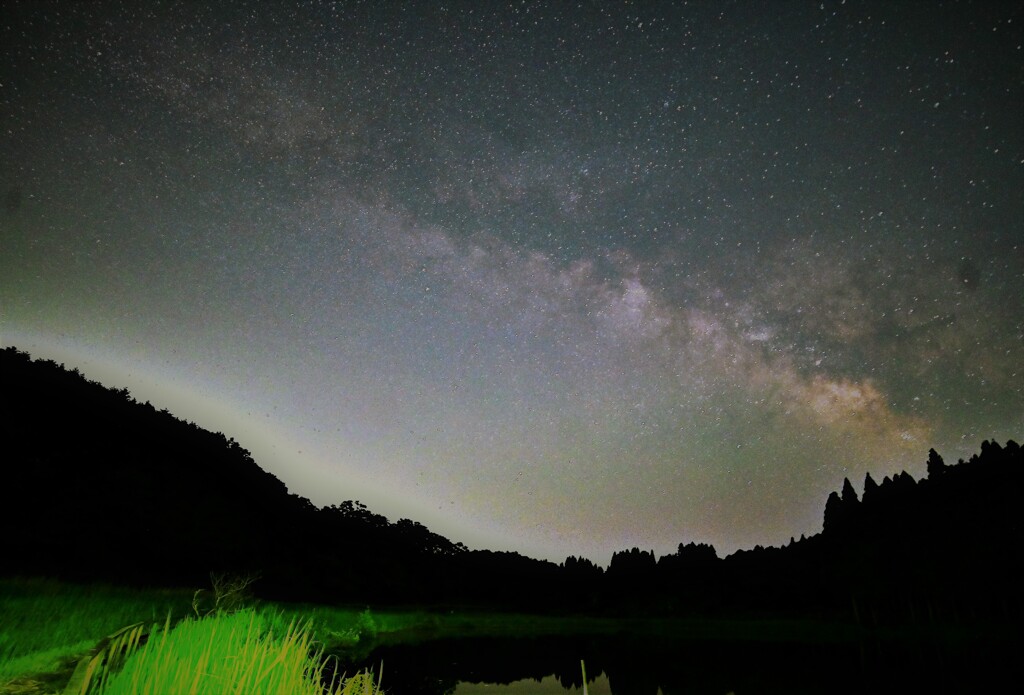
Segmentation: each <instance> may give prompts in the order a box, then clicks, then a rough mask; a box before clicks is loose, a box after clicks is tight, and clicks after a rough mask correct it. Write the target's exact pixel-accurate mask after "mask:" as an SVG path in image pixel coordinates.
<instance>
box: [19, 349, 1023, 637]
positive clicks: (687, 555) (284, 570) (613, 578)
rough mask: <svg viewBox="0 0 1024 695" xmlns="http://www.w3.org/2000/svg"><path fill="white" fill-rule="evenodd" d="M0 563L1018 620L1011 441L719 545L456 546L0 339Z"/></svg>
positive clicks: (1015, 473) (183, 579) (1018, 458)
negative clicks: (807, 521)
mask: <svg viewBox="0 0 1024 695" xmlns="http://www.w3.org/2000/svg"><path fill="white" fill-rule="evenodd" d="M0 385H2V388H0V436H2V437H3V442H4V449H5V452H6V453H5V456H4V464H3V466H2V468H0V523H2V524H3V529H4V533H3V534H2V536H0V573H2V574H5V575H47V576H53V577H58V578H63V579H69V580H81V581H93V580H101V581H109V582H117V583H122V584H135V585H185V586H195V587H200V586H205V585H206V584H207V583H208V574H209V572H211V571H217V572H230V573H238V574H247V573H248V574H258V575H259V577H260V579H259V581H258V582H257V583H256V584H254V589H255V590H256V592H257V593H258V594H261V595H263V596H264V597H267V598H275V599H292V600H311V601H323V602H340V603H376V604H380V603H389V604H402V603H405V604H420V605H423V604H430V605H462V606H467V605H479V606H487V607H489V608H507V609H516V610H531V611H559V612H566V611H586V612H605V613H607V612H612V613H615V612H622V613H629V614H638V613H650V614H655V615H726V614H737V615H740V614H742V615H749V614H751V613H756V614H765V615H768V614H785V615H793V614H813V615H818V616H842V617H850V618H853V619H855V620H858V621H861V622H870V621H874V622H877V623H884V622H887V621H896V620H918V619H920V618H921V616H926V615H927V616H930V617H931V618H932V619H948V620H974V619H977V618H992V617H994V618H999V619H1002V618H1004V617H1006V616H1020V614H1021V602H1020V600H1019V598H1018V597H1017V595H1016V591H1015V589H1014V585H1013V584H1012V581H1013V578H1012V575H1011V568H1013V567H1015V566H1016V565H1017V564H1018V563H1019V561H1020V559H1021V558H1020V555H1021V547H1022V546H1021V540H1022V532H1021V524H1020V521H1019V518H1018V513H1017V511H1016V510H1017V508H1018V503H1019V502H1018V501H1019V496H1020V493H1021V490H1022V485H1021V483H1022V482H1024V481H1022V480H1021V476H1022V471H1024V461H1022V453H1021V449H1020V447H1019V446H1018V445H1017V444H1016V443H1014V442H1012V441H1011V442H1008V443H1007V444H1006V446H1005V447H1002V446H999V445H998V444H994V443H990V442H985V443H984V444H983V445H982V450H981V453H980V455H977V456H974V457H972V458H971V459H970V461H966V462H964V461H961V462H959V463H958V464H956V465H953V466H947V465H946V464H945V463H944V462H943V461H942V460H941V457H939V456H938V454H937V453H935V452H934V451H933V452H931V454H930V459H929V463H928V478H927V479H925V480H921V481H915V480H914V479H913V478H911V477H910V476H909V475H907V474H906V473H903V474H901V475H898V476H896V477H895V478H891V479H890V478H885V479H883V481H882V483H881V484H876V483H875V481H874V480H872V479H871V477H870V476H868V478H867V479H866V480H865V483H864V488H863V490H864V491H863V494H862V496H858V495H857V493H856V491H855V490H854V489H853V485H852V484H851V483H850V482H849V481H845V483H844V485H843V489H842V491H841V492H839V493H833V495H831V496H830V497H829V499H828V501H827V504H826V514H825V523H824V531H823V532H822V533H820V534H817V535H815V536H812V537H810V538H806V539H804V538H801V539H800V540H798V541H791V542H790V543H789V544H788V545H786V546H784V547H781V548H761V547H757V548H755V549H753V550H751V551H740V552H737V553H734V554H733V555H730V556H729V557H726V558H719V557H718V555H717V553H716V551H715V549H714V548H713V547H711V546H709V545H704V544H693V543H691V544H689V545H680V547H679V548H678V550H677V552H676V553H673V554H671V555H667V556H663V557H660V558H656V557H655V554H654V553H653V552H652V551H643V550H640V549H638V548H633V549H631V550H626V551H623V552H620V553H616V554H615V555H614V556H613V557H612V561H611V564H610V565H609V567H608V568H607V570H605V569H602V568H600V567H597V566H595V565H594V563H592V562H590V561H589V560H586V559H579V558H576V557H569V558H567V559H566V561H565V562H563V563H561V564H560V565H556V564H554V563H552V562H547V561H542V560H536V559H532V558H528V557H524V556H522V555H519V554H517V553H512V552H494V551H487V550H482V551H471V550H469V549H467V548H466V547H465V546H464V545H462V544H461V543H457V542H453V541H450V540H448V539H447V538H444V537H442V536H440V535H438V534H436V533H433V532H431V531H430V530H429V529H427V528H426V527H424V526H423V525H422V524H419V523H417V522H415V521H412V520H409V519H401V520H399V521H397V522H391V521H389V520H388V519H386V518H384V517H383V516H381V515H379V514H375V513H373V512H372V511H370V510H368V509H367V508H366V507H365V506H364V505H362V504H360V503H358V502H353V501H347V502H342V503H340V504H337V505H332V506H328V507H323V508H319V509H318V508H316V507H314V506H313V505H312V503H311V502H310V501H309V500H307V499H305V498H303V497H299V496H297V495H293V494H289V493H288V491H287V489H286V488H285V486H284V484H283V483H281V481H279V480H278V479H277V478H275V477H274V476H273V475H271V474H269V473H267V472H266V471H264V470H262V469H261V468H260V467H259V466H258V465H257V464H256V462H254V461H253V460H252V458H251V456H250V455H249V453H248V452H247V451H246V450H245V449H243V448H242V447H241V446H240V445H239V444H238V443H237V442H235V441H234V440H233V439H229V438H227V437H225V436H224V435H223V434H214V433H211V432H208V431H205V430H203V429H201V428H200V427H198V426H197V425H195V424H194V423H187V422H183V421H181V420H179V419H177V418H175V417H173V416H172V415H171V414H170V413H168V412H167V411H166V410H157V409H156V408H154V407H153V406H152V405H150V404H149V403H137V402H136V401H134V400H133V399H132V398H131V395H130V394H129V393H128V391H127V390H124V389H122V390H116V389H110V388H106V387H104V386H102V385H100V384H98V383H95V382H91V381H88V380H86V379H85V378H84V377H83V376H82V375H81V374H80V373H78V371H77V370H71V371H69V370H66V369H64V368H63V366H62V365H58V364H56V363H54V362H52V361H42V360H37V361H33V360H32V359H31V358H30V356H29V355H28V354H27V353H24V352H21V351H18V350H16V349H15V348H7V349H4V350H2V351H0Z"/></svg>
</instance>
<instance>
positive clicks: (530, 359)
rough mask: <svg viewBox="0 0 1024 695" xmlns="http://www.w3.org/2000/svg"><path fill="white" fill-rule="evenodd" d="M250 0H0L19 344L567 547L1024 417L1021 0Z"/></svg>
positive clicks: (647, 534) (301, 473) (597, 543)
mask: <svg viewBox="0 0 1024 695" xmlns="http://www.w3.org/2000/svg"><path fill="white" fill-rule="evenodd" d="M282 4H283V3H282ZM227 5H228V3H220V2H215V3H209V4H208V5H205V6H203V5H195V4H191V3H189V4H181V3H168V2H165V3H157V2H147V3H135V2H126V3H123V4H122V3H109V2H97V3H68V2H37V1H35V0H31V1H28V2H12V1H10V0H5V2H3V3H2V4H0V164H2V168H0V194H2V196H3V209H2V210H0V344H2V345H4V346H7V345H16V346H17V347H18V348H20V349H22V350H27V351H28V352H30V353H31V354H32V355H33V356H34V357H45V358H51V359H56V360H57V361H58V362H63V363H65V364H66V366H67V367H68V368H72V367H77V368H79V369H80V370H82V371H83V372H84V373H85V375H86V376H87V377H89V378H90V379H94V380H99V381H101V382H103V383H104V384H106V385H109V386H116V387H119V388H120V387H125V386H126V387H128V388H129V389H130V390H131V391H132V393H133V395H134V396H135V397H136V398H137V399H138V400H140V401H146V400H149V401H151V402H152V403H153V404H154V405H155V406H156V407H158V408H163V407H167V408H169V409H170V410H171V412H173V413H174V414H175V415H177V416H179V417H181V418H184V419H187V420H191V421H195V422H196V423H197V424H199V425H201V426H203V427H205V428H207V429H211V430H214V431H221V432H224V433H225V434H226V435H228V436H232V437H234V438H235V439H237V440H238V441H239V442H240V443H241V444H242V446H244V447H245V448H247V449H249V450H250V451H251V452H252V454H253V457H254V458H255V460H256V461H257V463H259V465H260V466H262V467H263V468H265V469H266V470H268V471H270V472H272V473H274V474H275V475H277V476H278V477H279V478H281V479H282V480H283V481H284V482H285V483H286V484H287V485H288V487H289V489H290V490H291V491H292V492H296V493H298V494H301V495H304V496H307V497H309V498H310V499H312V501H313V502H314V503H315V504H317V505H318V506H321V505H326V504H332V503H339V502H341V501H342V500H346V499H357V500H361V501H362V502H364V503H366V504H367V505H368V506H369V507H370V509H372V510H374V511H376V512H379V513H381V514H384V515H385V516H387V517H389V518H390V519H391V520H392V521H394V520H397V519H398V518H401V517H409V518H413V519H415V520H417V521H420V522H422V523H424V524H426V525H427V526H428V527H429V528H431V529H432V530H434V531H437V532H439V533H441V534H443V535H445V536H447V537H449V538H451V539H452V540H455V541H463V542H465V543H466V544H467V545H469V546H470V547H474V548H491V549H495V550H506V549H510V550H516V551H519V552H522V553H524V554H527V555H530V556H533V557H543V558H550V559H554V560H556V561H560V560H562V559H564V558H565V557H566V556H567V555H570V554H573V555H584V556H587V557H590V558H592V559H594V560H596V561H598V562H599V563H601V564H605V563H607V561H608V559H609V558H610V556H611V553H612V551H613V550H619V549H625V548H629V547H632V546H639V547H641V548H643V549H654V550H655V552H656V553H657V554H659V555H660V554H664V553H668V552H672V551H674V549H675V547H676V546H677V545H678V544H679V543H681V542H683V543H688V542H691V541H695V542H710V543H713V544H714V545H715V546H716V548H717V549H718V551H719V554H720V555H724V554H726V553H729V552H732V551H734V550H736V549H737V548H750V547H753V546H754V545H755V544H761V545H778V544H781V543H785V542H788V541H789V539H790V537H791V536H795V537H799V536H800V535H801V534H811V533H815V532H817V531H819V530H820V529H821V522H822V512H823V509H824V504H825V498H826V496H827V494H828V492H829V491H831V490H836V489H839V488H840V487H841V485H842V481H843V478H844V477H849V478H850V479H851V480H852V481H853V482H854V483H855V486H856V487H857V489H858V490H859V489H860V487H861V484H862V481H863V479H864V474H865V473H866V472H867V471H870V472H871V473H872V475H873V477H874V478H875V479H876V480H878V481H880V480H881V479H882V477H883V476H885V475H891V474H893V473H896V472H899V471H900V470H903V469H906V470H907V471H908V472H909V473H911V474H912V475H914V476H915V477H921V476H923V475H924V473H925V471H924V468H925V461H926V459H927V456H928V449H929V447H935V448H936V449H938V450H939V452H940V453H941V454H943V455H944V456H945V458H946V460H947V462H948V463H953V462H955V461H956V459H957V458H959V457H965V458H966V457H968V456H970V455H971V454H972V453H974V452H976V451H977V450H978V449H979V446H980V443H981V441H982V440H983V439H996V440H999V441H1000V442H1005V440H1007V439H1010V438H1014V439H1017V440H1018V441H1019V440H1021V438H1022V437H1024V374H1022V372H1024V50H1022V43H1024V38H1022V28H1024V14H1022V11H1021V9H1020V7H1019V6H1016V7H1015V5H1017V4H1016V3H1007V2H991V3H984V2H975V3H970V2H958V3H948V2H947V3H943V2H891V1H888V0H886V1H884V2H877V3H865V2H857V1H855V0H846V1H845V2H843V1H841V0H828V1H826V2H770V3H759V2H724V1H708V2H696V3H690V4H686V3H667V2H659V3H633V4H621V5H620V4H617V3H616V4H610V3H598V2H579V3H572V2H554V3H550V4H548V3H535V2H515V3H497V2H494V3H490V2H465V3H460V2H448V3H393V4H386V3H380V2H366V3H350V2H337V3H326V2H324V3H301V5H300V6H298V7H289V8H288V9H278V8H274V7H269V6H270V5H274V6H276V5H277V3H262V2H254V3H248V4H243V3H231V6H230V7H228V6H227ZM138 6H147V7H146V8H145V9H140V8H139V7H138Z"/></svg>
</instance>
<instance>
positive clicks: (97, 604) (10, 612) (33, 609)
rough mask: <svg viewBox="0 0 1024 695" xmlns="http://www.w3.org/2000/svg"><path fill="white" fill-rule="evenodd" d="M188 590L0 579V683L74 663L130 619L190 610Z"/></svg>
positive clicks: (157, 617)
mask: <svg viewBox="0 0 1024 695" xmlns="http://www.w3.org/2000/svg"><path fill="white" fill-rule="evenodd" d="M191 599H192V593H191V592H188V591H173V590H172V591H168V590H149V591H139V590H130V589H119V588H113V587H107V586H90V587H82V586H76V585H73V584H60V583H57V582H53V581H47V580H2V581H0V684H3V683H7V682H8V681H10V680H12V679H14V678H17V677H24V676H28V675H32V674H39V673H54V672H57V671H62V670H67V669H69V668H72V669H73V667H74V659H75V657H77V656H79V655H81V654H82V653H84V652H86V651H88V650H89V649H91V648H92V647H93V646H95V644H96V642H97V641H98V640H99V639H100V638H102V637H104V636H106V635H109V634H111V633H113V632H115V631H116V630H118V629H119V628H122V627H124V626H125V625H130V624H132V623H136V622H140V621H147V622H150V623H152V622H155V621H157V620H161V619H162V618H163V617H164V616H166V615H167V613H168V611H170V612H171V614H172V615H173V616H174V617H176V618H177V617H182V616H184V615H186V614H187V613H188V611H189V610H190V605H191Z"/></svg>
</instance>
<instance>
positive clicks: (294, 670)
mask: <svg viewBox="0 0 1024 695" xmlns="http://www.w3.org/2000/svg"><path fill="white" fill-rule="evenodd" d="M324 667H325V661H324V658H323V650H322V648H319V647H317V646H316V644H315V643H314V641H313V633H312V629H311V625H310V623H309V622H308V621H307V622H304V623H299V622H297V621H295V620H292V621H291V622H290V623H288V624H287V625H284V623H283V621H282V620H281V616H280V614H273V613H262V612H257V611H254V610H251V609H250V610H242V611H238V612H235V613H218V614H211V615H208V616H204V617H199V618H186V619H185V620H183V621H181V622H180V623H179V624H178V625H176V626H174V627H173V628H172V626H171V622H170V618H169V617H168V619H167V620H166V621H165V623H164V625H163V626H162V627H161V626H159V625H154V626H153V628H152V629H151V630H150V632H149V636H148V639H146V640H144V641H143V640H139V639H135V640H133V641H132V643H131V645H130V646H129V647H127V648H126V647H125V646H124V643H123V642H119V643H118V644H117V650H116V653H112V654H107V653H100V654H97V655H96V656H94V657H93V659H92V661H91V662H90V665H89V668H88V673H87V675H86V677H85V679H84V680H83V681H82V682H81V683H75V684H74V687H73V692H74V693H77V695H129V694H132V695H136V694H138V695H146V694H152V695H159V694H161V693H188V694H190V695H207V694H208V695H220V694H224V695H228V694H231V693H234V694H237V695H278V694H280V693H294V694H295V695H307V694H308V695H321V694H322V693H324V692H327V693H329V694H330V695H379V693H380V683H379V680H378V681H377V682H376V683H375V682H374V678H373V674H371V673H369V672H363V673H359V674H356V675H355V676H353V677H351V678H347V679H346V678H344V677H343V678H341V679H339V680H338V681H337V682H333V683H330V684H329V685H328V687H327V688H326V689H325V687H324V684H322V682H321V676H322V674H323V670H324ZM69 685H70V684H69ZM65 693H66V695H70V693H69V692H68V691H65Z"/></svg>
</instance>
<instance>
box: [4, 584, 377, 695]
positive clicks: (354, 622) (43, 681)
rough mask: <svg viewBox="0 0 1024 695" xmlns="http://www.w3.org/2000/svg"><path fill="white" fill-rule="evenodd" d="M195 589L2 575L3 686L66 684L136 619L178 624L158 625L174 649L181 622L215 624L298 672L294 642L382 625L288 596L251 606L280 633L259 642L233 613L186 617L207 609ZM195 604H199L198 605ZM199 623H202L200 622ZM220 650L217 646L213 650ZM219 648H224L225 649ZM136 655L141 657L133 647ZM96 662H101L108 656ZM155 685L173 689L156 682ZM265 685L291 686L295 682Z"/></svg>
mask: <svg viewBox="0 0 1024 695" xmlns="http://www.w3.org/2000/svg"><path fill="white" fill-rule="evenodd" d="M195 595H196V592H194V591H192V590H187V589H181V590H164V589H151V590H134V589H122V588H115V587H109V586H103V585H92V586H79V585H74V584H64V583H58V582H55V581H51V580H36V579H32V580H26V579H4V580H0V693H2V692H21V691H25V692H37V693H60V692H62V691H63V689H64V687H65V685H66V684H67V683H68V682H69V681H70V680H71V678H72V675H73V674H74V673H75V669H76V667H77V666H78V665H79V663H80V662H81V661H82V660H83V657H87V656H89V653H90V651H91V650H93V649H94V648H95V647H96V646H97V644H98V643H100V642H101V640H103V638H105V637H107V636H110V635H113V634H114V633H115V632H117V631H118V630H120V629H121V628H124V627H126V626H131V625H134V624H136V623H142V624H143V625H145V626H151V625H153V624H154V623H163V624H166V625H170V626H173V625H177V626H178V627H177V628H174V629H172V630H171V631H170V633H169V635H165V634H164V633H165V630H164V629H163V628H160V629H159V630H157V631H156V633H158V634H159V638H160V639H164V640H165V643H170V644H173V645H175V647H174V649H175V652H178V651H180V650H181V649H183V648H184V645H185V644H186V643H187V642H188V640H186V641H185V642H184V643H183V642H181V641H180V639H181V637H180V635H179V636H175V637H173V639H172V636H174V635H176V634H177V632H178V628H181V629H182V633H181V635H186V634H190V635H192V637H193V638H195V637H197V636H198V635H199V634H200V633H198V632H196V630H197V629H204V630H205V629H209V630H211V631H213V632H215V633H216V634H219V635H221V636H224V635H232V634H233V635H235V636H236V637H237V639H236V638H235V637H232V640H235V641H229V643H230V644H236V645H241V646H242V647H243V648H244V649H247V650H249V651H248V652H244V653H245V654H250V653H251V654H259V655H261V656H259V657H258V658H260V659H263V660H264V661H265V662H266V663H271V662H280V663H282V664H283V663H288V664H290V666H289V668H291V669H292V670H291V671H290V672H289V673H290V677H293V678H294V677H295V673H296V671H295V669H297V668H298V666H297V665H296V662H295V661H294V656H295V654H297V653H298V652H294V651H290V649H294V647H295V646H296V645H302V646H304V647H312V644H313V640H314V639H316V640H317V644H318V645H319V646H320V647H321V648H329V650H328V653H330V651H333V650H334V649H335V648H336V647H342V648H344V647H345V646H354V645H357V644H359V643H360V642H363V643H364V644H365V643H366V641H367V640H368V639H370V638H372V637H374V636H375V635H376V634H377V631H378V630H379V629H380V626H378V625H377V623H376V620H375V618H374V617H373V615H372V614H371V613H370V612H369V611H368V610H365V609H364V610H333V609H327V608H323V607H316V606H296V605H288V604H284V605H281V606H266V607H263V608H262V609H260V610H259V611H250V612H249V613H250V614H251V615H254V616H256V618H255V621H256V622H255V623H254V624H253V626H254V629H255V630H256V631H257V633H258V634H264V633H266V634H270V635H273V636H274V637H273V639H272V640H264V641H262V642H261V641H260V640H259V639H257V637H256V633H254V634H249V633H248V632H245V633H244V635H243V633H242V631H241V628H239V626H238V625H237V624H235V623H230V624H227V625H228V627H224V625H222V624H220V622H219V621H220V620H221V619H226V618H231V617H232V615H230V614H228V613H226V612H220V613H215V614H212V615H209V616H207V618H208V619H209V620H207V619H204V620H185V619H186V618H189V617H190V616H191V617H192V618H197V617H198V615H199V614H201V613H204V612H205V611H203V610H202V606H201V605H199V606H197V604H196V601H195ZM196 607H199V608H200V611H199V613H197V612H196ZM237 615H240V614H237ZM168 620H169V622H168ZM232 620H234V618H232ZM197 625H201V626H202V628H197ZM317 630H319V631H320V633H319V634H318V633H317ZM208 636H209V635H208ZM152 639H153V637H152V636H151V640H152ZM218 639H219V638H218ZM168 640H169V642H168ZM239 640H240V641H239ZM149 644H150V642H147V643H146V645H145V647H144V649H145V648H149ZM282 644H283V645H285V647H288V645H291V647H290V648H289V649H284V650H283V651H282V650H281V649H278V647H280V646H281V645H282ZM275 649H277V651H275ZM170 653H171V652H167V651H165V652H163V658H164V659H165V660H168V661H167V663H171V662H172V661H173V662H174V663H184V662H178V661H176V659H177V657H175V658H174V659H171V657H169V656H168V654H170ZM214 655H215V653H213V652H211V653H210V654H209V655H208V656H207V658H208V659H209V658H212V656H214ZM216 655H221V656H223V654H221V653H220V652H216ZM131 658H133V659H134V658H136V657H135V656H134V655H133V656H132V657H131ZM150 658H151V657H150ZM218 658H219V656H218ZM254 658H256V657H254ZM289 659H292V660H291V661H288V660H289ZM242 660H243V661H244V658H243V659H242ZM86 661H88V659H86ZM231 661H232V662H233V663H236V664H237V663H239V657H238V656H234V657H232V658H231ZM98 665H99V666H102V660H101V662H100V663H99V664H98ZM193 665H194V664H193ZM125 667H126V668H127V661H126V662H125ZM113 672H114V669H110V670H109V671H104V673H107V677H108V678H112V677H113ZM76 675H80V674H76ZM268 677H269V676H268ZM367 679H368V677H367V676H366V675H365V674H364V675H362V676H357V677H356V678H355V679H349V681H348V686H347V687H348V688H349V690H348V691H344V692H346V693H348V692H358V693H363V692H364V691H365V692H373V691H371V690H366V689H365V687H364V686H365V685H366V683H365V682H364V681H367ZM111 682H113V681H111ZM93 687H95V685H94V686H93ZM111 687H112V686H111ZM354 688H356V689H354ZM359 688H362V689H359ZM173 691H174V690H171V692H173ZM152 692H155V693H159V692H167V691H166V690H163V691H162V690H160V689H156V690H153V691H152ZM185 692H188V690H186V691H185ZM209 692H219V691H217V690H211V691H209ZM240 692H260V691H259V690H248V691H246V690H242V691H240ZM267 692H292V686H288V687H287V688H285V689H284V690H278V691H272V690H268V691H267ZM294 692H296V693H301V692H303V691H302V690H294ZM317 692H319V691H317Z"/></svg>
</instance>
